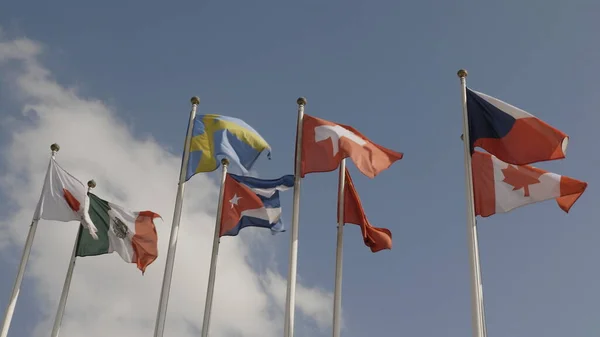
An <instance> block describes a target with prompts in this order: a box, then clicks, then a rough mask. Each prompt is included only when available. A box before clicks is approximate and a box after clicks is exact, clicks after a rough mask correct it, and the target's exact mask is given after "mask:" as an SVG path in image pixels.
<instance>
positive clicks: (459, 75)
mask: <svg viewBox="0 0 600 337" xmlns="http://www.w3.org/2000/svg"><path fill="white" fill-rule="evenodd" d="M456 75H458V77H460V78H464V77H467V75H469V73H467V70H466V69H461V70H459V71H458V72H457V73H456Z"/></svg>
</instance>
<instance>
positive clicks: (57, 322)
mask: <svg viewBox="0 0 600 337" xmlns="http://www.w3.org/2000/svg"><path fill="white" fill-rule="evenodd" d="M87 185H88V193H89V191H90V190H91V189H92V188H94V187H96V182H95V181H94V180H90V181H88V183H87ZM82 228H83V226H82V225H81V224H79V230H78V231H77V236H75V244H74V245H73V252H72V253H71V260H70V261H69V268H67V276H66V277H65V283H64V284H63V290H62V293H61V294H60V300H59V301H58V309H57V310H56V317H55V318H54V326H53V327H52V334H51V335H50V336H51V337H58V333H59V332H60V326H61V324H62V319H63V316H64V314H65V307H66V306H67V297H68V296H69V289H70V288H71V280H72V279H73V271H74V270H75V260H76V259H77V246H78V245H79V237H80V236H81V229H82Z"/></svg>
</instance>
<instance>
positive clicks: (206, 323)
mask: <svg viewBox="0 0 600 337" xmlns="http://www.w3.org/2000/svg"><path fill="white" fill-rule="evenodd" d="M227 166H229V160H227V159H225V158H223V159H221V167H222V171H221V189H220V190H219V202H218V206H217V217H216V221H215V234H214V236H213V247H212V255H211V257H210V269H209V272H208V286H207V288H206V301H205V302H204V319H203V321H202V335H201V336H202V337H208V329H209V327H210V314H211V311H212V302H213V295H214V293H215V278H216V276H217V258H218V256H219V239H220V238H221V215H222V213H223V196H224V194H225V178H227Z"/></svg>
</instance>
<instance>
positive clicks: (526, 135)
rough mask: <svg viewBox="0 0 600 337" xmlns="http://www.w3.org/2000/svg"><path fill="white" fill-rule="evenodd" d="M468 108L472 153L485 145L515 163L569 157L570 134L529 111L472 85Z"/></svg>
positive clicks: (499, 157) (497, 155)
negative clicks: (475, 89)
mask: <svg viewBox="0 0 600 337" xmlns="http://www.w3.org/2000/svg"><path fill="white" fill-rule="evenodd" d="M467 111H468V116H469V141H470V144H469V145H470V147H471V154H472V153H473V151H474V149H475V147H481V148H482V149H484V150H486V151H487V152H489V153H491V154H493V155H494V156H496V157H497V158H498V159H500V160H502V161H503V162H506V163H509V164H513V165H528V164H532V163H536V162H540V161H548V160H556V159H563V158H565V154H566V150H567V144H568V140H569V138H568V136H567V135H566V134H565V133H564V132H562V131H560V130H558V129H556V128H554V127H552V126H550V125H549V124H547V123H546V122H544V121H542V120H541V119H538V118H537V117H535V116H533V115H532V114H530V113H528V112H526V111H523V110H521V109H519V108H517V107H514V106H512V105H510V104H507V103H505V102H502V101H501V100H499V99H497V98H494V97H491V96H488V95H486V94H483V93H480V92H477V91H473V90H471V89H469V88H467Z"/></svg>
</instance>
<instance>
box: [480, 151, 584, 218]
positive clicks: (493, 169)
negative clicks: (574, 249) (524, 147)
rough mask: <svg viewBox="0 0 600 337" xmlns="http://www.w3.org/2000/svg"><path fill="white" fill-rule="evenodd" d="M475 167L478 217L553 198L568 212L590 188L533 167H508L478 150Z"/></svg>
mask: <svg viewBox="0 0 600 337" xmlns="http://www.w3.org/2000/svg"><path fill="white" fill-rule="evenodd" d="M471 165H472V167H473V194H474V199H475V215H480V216H482V217H488V216H490V215H493V214H496V213H506V212H509V211H511V210H513V209H515V208H517V207H521V206H525V205H528V204H532V203H536V202H540V201H544V200H550V199H556V202H557V203H558V206H559V207H560V208H561V209H562V210H563V211H565V212H567V213H568V212H569V210H570V209H571V207H572V206H573V204H574V203H575V202H576V201H577V199H579V197H580V196H581V195H582V194H583V192H584V191H585V189H586V188H587V183H586V182H583V181H579V180H575V179H573V178H569V177H565V176H561V175H559V174H556V173H552V172H548V171H544V170H542V169H539V168H536V167H533V166H529V165H522V166H518V165H511V164H507V163H505V162H503V161H501V160H500V159H498V158H496V157H495V156H492V155H491V154H489V153H484V152H480V151H474V153H473V155H472V162H471Z"/></svg>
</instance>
